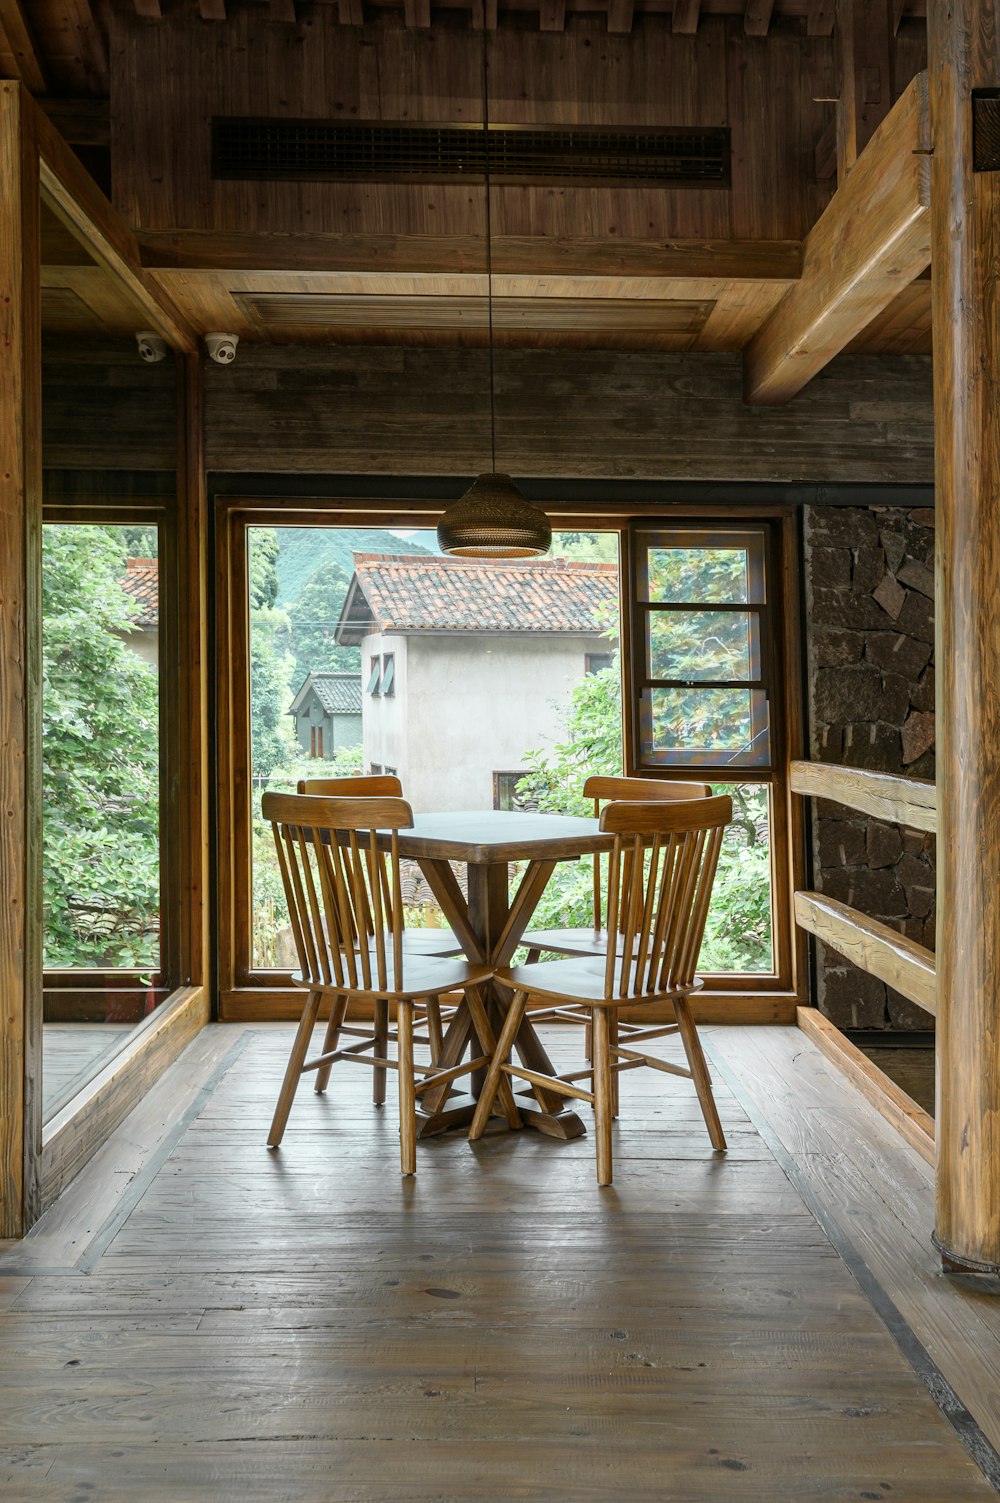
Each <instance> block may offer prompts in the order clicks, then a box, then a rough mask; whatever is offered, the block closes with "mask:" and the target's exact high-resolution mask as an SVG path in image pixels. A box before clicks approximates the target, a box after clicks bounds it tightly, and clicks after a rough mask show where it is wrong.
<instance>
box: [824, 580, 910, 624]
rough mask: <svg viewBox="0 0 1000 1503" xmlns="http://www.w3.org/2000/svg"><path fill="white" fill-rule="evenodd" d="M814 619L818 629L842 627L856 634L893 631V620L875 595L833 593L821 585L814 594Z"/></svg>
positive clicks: (835, 591) (839, 591) (846, 592)
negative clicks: (859, 632)
mask: <svg viewBox="0 0 1000 1503" xmlns="http://www.w3.org/2000/svg"><path fill="white" fill-rule="evenodd" d="M888 577H889V576H888V575H886V578H888ZM882 583H883V584H884V583H885V580H883V582H882ZM879 588H880V589H881V585H880V586H879ZM812 619H813V623H814V625H816V626H842V627H847V628H849V629H850V630H852V631H892V629H893V618H892V617H891V616H890V615H888V614H887V612H885V611H884V610H883V609H882V607H881V606H880V605H879V604H878V603H877V601H876V600H875V597H874V596H872V595H855V594H853V593H852V592H851V591H850V590H831V589H827V588H826V587H825V586H821V585H818V586H816V587H815V588H814V590H813V592H812Z"/></svg>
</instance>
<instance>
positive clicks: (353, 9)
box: [337, 0, 365, 26]
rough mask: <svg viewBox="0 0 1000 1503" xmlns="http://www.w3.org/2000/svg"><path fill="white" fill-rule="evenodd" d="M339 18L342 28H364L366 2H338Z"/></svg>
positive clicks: (361, 0) (353, 0)
mask: <svg viewBox="0 0 1000 1503" xmlns="http://www.w3.org/2000/svg"><path fill="white" fill-rule="evenodd" d="M337 18H338V20H339V21H340V24H341V26H363V25H364V24H365V7H364V0H337Z"/></svg>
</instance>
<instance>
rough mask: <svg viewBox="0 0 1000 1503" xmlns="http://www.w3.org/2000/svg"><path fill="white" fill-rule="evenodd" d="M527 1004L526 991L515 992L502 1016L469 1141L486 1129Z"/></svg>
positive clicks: (478, 1136) (479, 1135)
mask: <svg viewBox="0 0 1000 1503" xmlns="http://www.w3.org/2000/svg"><path fill="white" fill-rule="evenodd" d="M527 1005H528V993H527V992H515V993H514V996H513V998H512V1000H511V1004H510V1007H509V1008H508V1010H507V1016H506V1017H505V1018H504V1022H503V1027H502V1028H501V1030H500V1037H499V1039H498V1040H497V1046H496V1049H495V1051H494V1053H493V1059H492V1061H491V1063H490V1067H489V1069H488V1070H487V1072H486V1079H485V1080H484V1081H483V1089H482V1091H481V1093H480V1096H479V1102H478V1105H477V1106H476V1111H475V1115H474V1117H473V1118H472V1126H471V1127H470V1128H469V1138H470V1140H471V1141H475V1139H476V1138H481V1137H482V1135H483V1133H484V1132H485V1131H486V1124H487V1122H488V1121H489V1120H490V1110H491V1108H492V1106H493V1103H494V1101H495V1100H496V1095H497V1092H498V1091H499V1089H500V1078H501V1076H502V1074H503V1069H502V1066H503V1065H505V1064H506V1063H507V1061H508V1060H509V1059H510V1051H511V1049H512V1048H513V1046H514V1039H515V1038H516V1036H517V1030H518V1029H519V1028H520V1026H521V1019H522V1018H523V1017H524V1010H525V1008H526V1007H527Z"/></svg>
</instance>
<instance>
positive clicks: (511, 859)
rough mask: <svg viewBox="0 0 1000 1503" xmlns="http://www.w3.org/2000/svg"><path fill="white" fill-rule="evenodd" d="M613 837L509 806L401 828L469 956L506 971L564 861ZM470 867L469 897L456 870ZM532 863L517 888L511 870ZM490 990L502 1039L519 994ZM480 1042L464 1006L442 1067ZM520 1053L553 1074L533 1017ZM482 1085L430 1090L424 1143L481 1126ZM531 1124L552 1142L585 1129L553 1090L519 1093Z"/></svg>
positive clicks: (583, 823)
mask: <svg viewBox="0 0 1000 1503" xmlns="http://www.w3.org/2000/svg"><path fill="white" fill-rule="evenodd" d="M612 844H613V837H612V836H610V835H602V834H601V832H600V829H599V827H598V822H597V820H596V819H579V818H575V817H573V816H571V815H564V814H520V813H514V812H509V811H506V810H501V809H490V810H474V811H471V812H465V811H460V812H457V813H451V812H449V813H442V814H418V815H416V816H415V817H414V821H413V824H412V826H411V827H410V828H409V829H404V830H400V831H399V854H400V856H404V857H408V858H410V859H412V860H415V861H416V862H417V864H418V865H419V867H420V870H421V871H422V872H423V874H424V877H425V879H426V881H427V885H428V886H429V888H430V889H431V892H432V893H433V894H434V897H435V898H436V900H437V902H438V904H439V906H440V908H441V911H442V913H443V914H444V917H445V919H446V920H447V922H448V923H449V924H450V925H451V927H452V930H453V931H454V933H455V936H456V938H457V939H458V941H459V943H460V944H461V946H462V949H463V950H464V952H465V955H466V957H467V958H468V959H469V960H471V961H479V962H482V963H484V964H487V965H491V966H496V967H500V966H506V965H509V964H510V961H511V959H512V957H513V955H514V951H515V950H516V949H517V947H518V945H519V944H520V943H521V939H522V936H523V934H524V933H525V930H526V929H527V928H528V926H529V924H530V923H531V919H532V915H533V914H534V912H535V909H536V908H537V906H538V903H539V900H540V898H541V896H542V893H543V892H544V891H545V886H546V884H547V882H548V880H549V878H550V877H551V875H552V873H553V871H554V870H555V868H556V866H557V864H558V863H559V862H560V861H570V860H574V859H576V858H578V857H580V856H584V855H588V854H590V853H592V852H595V851H604V850H610V849H611V846H612ZM452 862H458V863H461V864H462V865H464V866H465V868H466V871H467V876H468V880H467V883H466V891H467V894H468V895H467V896H466V894H464V893H463V892H462V888H461V886H460V885H459V882H458V879H457V878H456V876H455V873H454V871H453V870H452V866H451V863H452ZM521 862H524V863H526V865H525V869H524V872H523V874H522V876H521V879H520V881H519V883H518V885H517V888H516V890H515V891H514V892H513V894H512V893H511V890H510V868H511V866H512V865H514V864H515V863H518V864H519V863H521ZM486 991H487V994H488V995H487V1004H488V1012H489V1014H490V1017H491V1020H492V1022H493V1026H494V1030H495V1031H496V1032H497V1033H499V1029H500V1024H501V1022H502V1020H503V1015H504V1013H505V1012H506V1008H507V1004H508V1002H509V999H510V993H509V992H505V991H504V990H503V989H502V988H501V987H499V986H497V984H496V983H495V982H490V983H489V984H488V987H487V988H486ZM472 1038H473V1028H472V1019H471V1017H470V1015H469V1011H468V1008H467V1006H466V1005H465V1003H464V1002H462V1003H461V1004H460V1005H459V1007H458V1008H457V1010H456V1012H455V1015H454V1017H453V1018H452V1020H451V1022H450V1024H449V1026H448V1029H447V1031H446V1033H445V1036H444V1044H443V1048H442V1053H441V1058H440V1064H441V1066H442V1067H443V1068H445V1069H448V1068H450V1067H451V1066H453V1065H457V1064H458V1063H459V1061H460V1060H461V1059H462V1057H463V1055H464V1053H465V1050H466V1048H468V1047H470V1045H471V1043H472ZM514 1048H515V1051H516V1053H517V1054H518V1056H519V1058H520V1060H521V1062H522V1064H523V1065H524V1066H525V1068H526V1069H528V1070H538V1071H539V1073H541V1074H549V1075H551V1074H553V1073H554V1068H553V1065H552V1061H551V1060H550V1059H549V1056H548V1054H547V1052H546V1050H545V1047H544V1045H543V1044H542V1041H541V1039H540V1038H539V1037H538V1034H537V1033H536V1032H535V1029H534V1028H533V1027H532V1025H531V1021H530V1019H529V1018H528V1017H527V1016H526V1017H525V1019H524V1021H523V1023H522V1024H521V1027H520V1029H519V1030H518V1033H517V1037H516V1039H515V1041H514ZM481 1083H482V1082H481V1078H480V1077H477V1076H473V1077H472V1091H471V1094H462V1095H459V1094H456V1093H455V1092H451V1093H450V1094H449V1088H448V1086H447V1085H445V1086H443V1087H441V1088H440V1089H439V1090H438V1091H437V1092H433V1093H432V1092H428V1093H427V1095H426V1096H425V1097H424V1098H423V1099H422V1108H421V1110H420V1112H419V1113H418V1127H417V1132H418V1136H419V1137H427V1136H429V1135H432V1134H434V1133H439V1132H444V1131H446V1130H447V1129H448V1128H450V1127H458V1126H463V1125H465V1124H466V1123H468V1121H469V1120H470V1119H471V1116H472V1112H473V1110H474V1108H475V1098H476V1095H477V1093H478V1090H479V1088H480V1086H481ZM517 1104H518V1110H519V1111H520V1113H521V1118H522V1121H523V1123H524V1125H525V1126H526V1127H533V1128H536V1129H537V1130H538V1131H539V1132H544V1133H548V1134H549V1135H550V1136H552V1137H558V1138H576V1137H579V1136H580V1135H581V1133H583V1132H584V1131H585V1128H584V1125H583V1122H582V1121H581V1119H580V1118H579V1117H578V1116H577V1115H576V1113H575V1112H572V1111H569V1110H568V1109H567V1108H566V1105H565V1102H564V1100H563V1099H562V1098H560V1097H558V1096H556V1095H554V1094H553V1093H551V1092H549V1093H547V1094H546V1093H545V1092H544V1091H538V1092H534V1091H532V1092H528V1093H526V1094H519V1095H518V1096H517Z"/></svg>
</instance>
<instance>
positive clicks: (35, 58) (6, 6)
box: [0, 0, 48, 94]
mask: <svg viewBox="0 0 1000 1503" xmlns="http://www.w3.org/2000/svg"><path fill="white" fill-rule="evenodd" d="M0 29H2V31H3V34H4V36H5V37H6V39H7V48H6V49H5V50H6V51H7V53H8V56H9V57H10V58H11V59H12V60H13V65H14V68H15V70H16V77H17V78H18V79H19V80H20V82H21V83H23V84H24V87H25V88H26V89H27V90H28V91H29V92H30V93H32V94H46V93H48V81H47V78H46V73H45V64H44V62H43V60H42V53H41V50H40V48H39V46H38V43H37V41H36V40H35V35H34V32H33V30H32V27H31V22H30V21H29V20H28V15H27V12H26V11H25V9H24V6H23V5H22V4H21V0H0Z"/></svg>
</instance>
